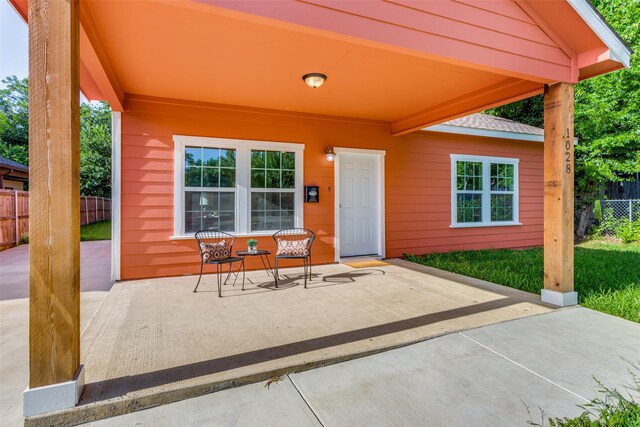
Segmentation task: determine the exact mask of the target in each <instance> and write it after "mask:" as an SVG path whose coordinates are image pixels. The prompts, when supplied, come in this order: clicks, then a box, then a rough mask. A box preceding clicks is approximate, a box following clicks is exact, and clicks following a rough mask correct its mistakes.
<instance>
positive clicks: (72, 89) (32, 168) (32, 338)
mask: <svg viewBox="0 0 640 427" xmlns="http://www.w3.org/2000/svg"><path fill="white" fill-rule="evenodd" d="M79 25H80V24H79V17H78V2H77V0H65V1H60V0H29V175H30V176H29V178H30V182H29V187H30V190H29V196H30V201H29V202H30V209H29V213H30V218H29V234H30V236H29V238H30V239H29V241H30V244H29V266H30V268H29V389H28V390H27V391H25V394H24V411H25V415H33V414H36V413H39V412H43V411H48V410H53V409H52V408H54V407H55V408H58V409H60V407H59V406H60V403H59V400H60V399H61V398H60V397H59V395H56V393H55V392H52V391H50V390H51V388H44V389H42V388H40V389H39V387H41V386H46V385H52V384H56V385H59V384H60V383H64V382H67V381H74V380H75V381H77V379H78V376H79V375H80V374H81V369H80V206H79V203H80V185H79V183H80V122H79V99H80V92H79V83H78V82H79V67H80V61H79V41H78V40H79ZM77 375H78V376H77ZM67 384H68V383H67ZM54 389H55V387H54ZM80 390H81V387H80ZM74 394H76V393H74ZM49 398H51V399H53V401H49V400H47V399H49ZM75 403H77V400H76V402H75ZM75 403H73V404H72V405H71V406H73V405H75ZM45 404H46V405H48V406H43V405H45ZM62 405H65V404H64V403H62ZM67 407H68V405H67Z"/></svg>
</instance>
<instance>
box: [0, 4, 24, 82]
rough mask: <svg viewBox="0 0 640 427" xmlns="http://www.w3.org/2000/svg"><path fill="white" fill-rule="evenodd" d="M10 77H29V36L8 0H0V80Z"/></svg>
mask: <svg viewBox="0 0 640 427" xmlns="http://www.w3.org/2000/svg"><path fill="white" fill-rule="evenodd" d="M10 75H15V76H17V77H18V78H24V77H27V76H28V75H29V35H28V31H27V24H25V22H24V21H23V20H22V18H21V17H20V15H18V13H17V12H16V11H15V10H14V9H13V7H12V6H11V5H10V4H9V2H8V0H0V79H4V78H5V77H7V76H10ZM0 87H4V85H3V84H2V83H0Z"/></svg>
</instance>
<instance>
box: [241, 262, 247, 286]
mask: <svg viewBox="0 0 640 427" xmlns="http://www.w3.org/2000/svg"><path fill="white" fill-rule="evenodd" d="M240 266H241V267H242V290H243V291H244V272H245V269H246V268H245V266H244V258H242V264H241V265H240Z"/></svg>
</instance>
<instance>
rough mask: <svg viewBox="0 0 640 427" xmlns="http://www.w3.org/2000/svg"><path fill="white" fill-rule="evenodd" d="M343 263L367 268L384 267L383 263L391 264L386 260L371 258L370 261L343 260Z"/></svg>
mask: <svg viewBox="0 0 640 427" xmlns="http://www.w3.org/2000/svg"><path fill="white" fill-rule="evenodd" d="M344 265H348V266H349V267H353V268H369V267H384V266H385V265H391V264H389V263H388V262H384V261H378V260H372V261H360V262H345V263H344Z"/></svg>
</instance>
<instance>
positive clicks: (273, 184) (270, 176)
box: [267, 170, 280, 188]
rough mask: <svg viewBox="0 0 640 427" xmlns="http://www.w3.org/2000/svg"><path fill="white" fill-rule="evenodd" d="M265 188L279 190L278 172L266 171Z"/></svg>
mask: <svg viewBox="0 0 640 427" xmlns="http://www.w3.org/2000/svg"><path fill="white" fill-rule="evenodd" d="M267 188H280V171H279V170H267Z"/></svg>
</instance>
